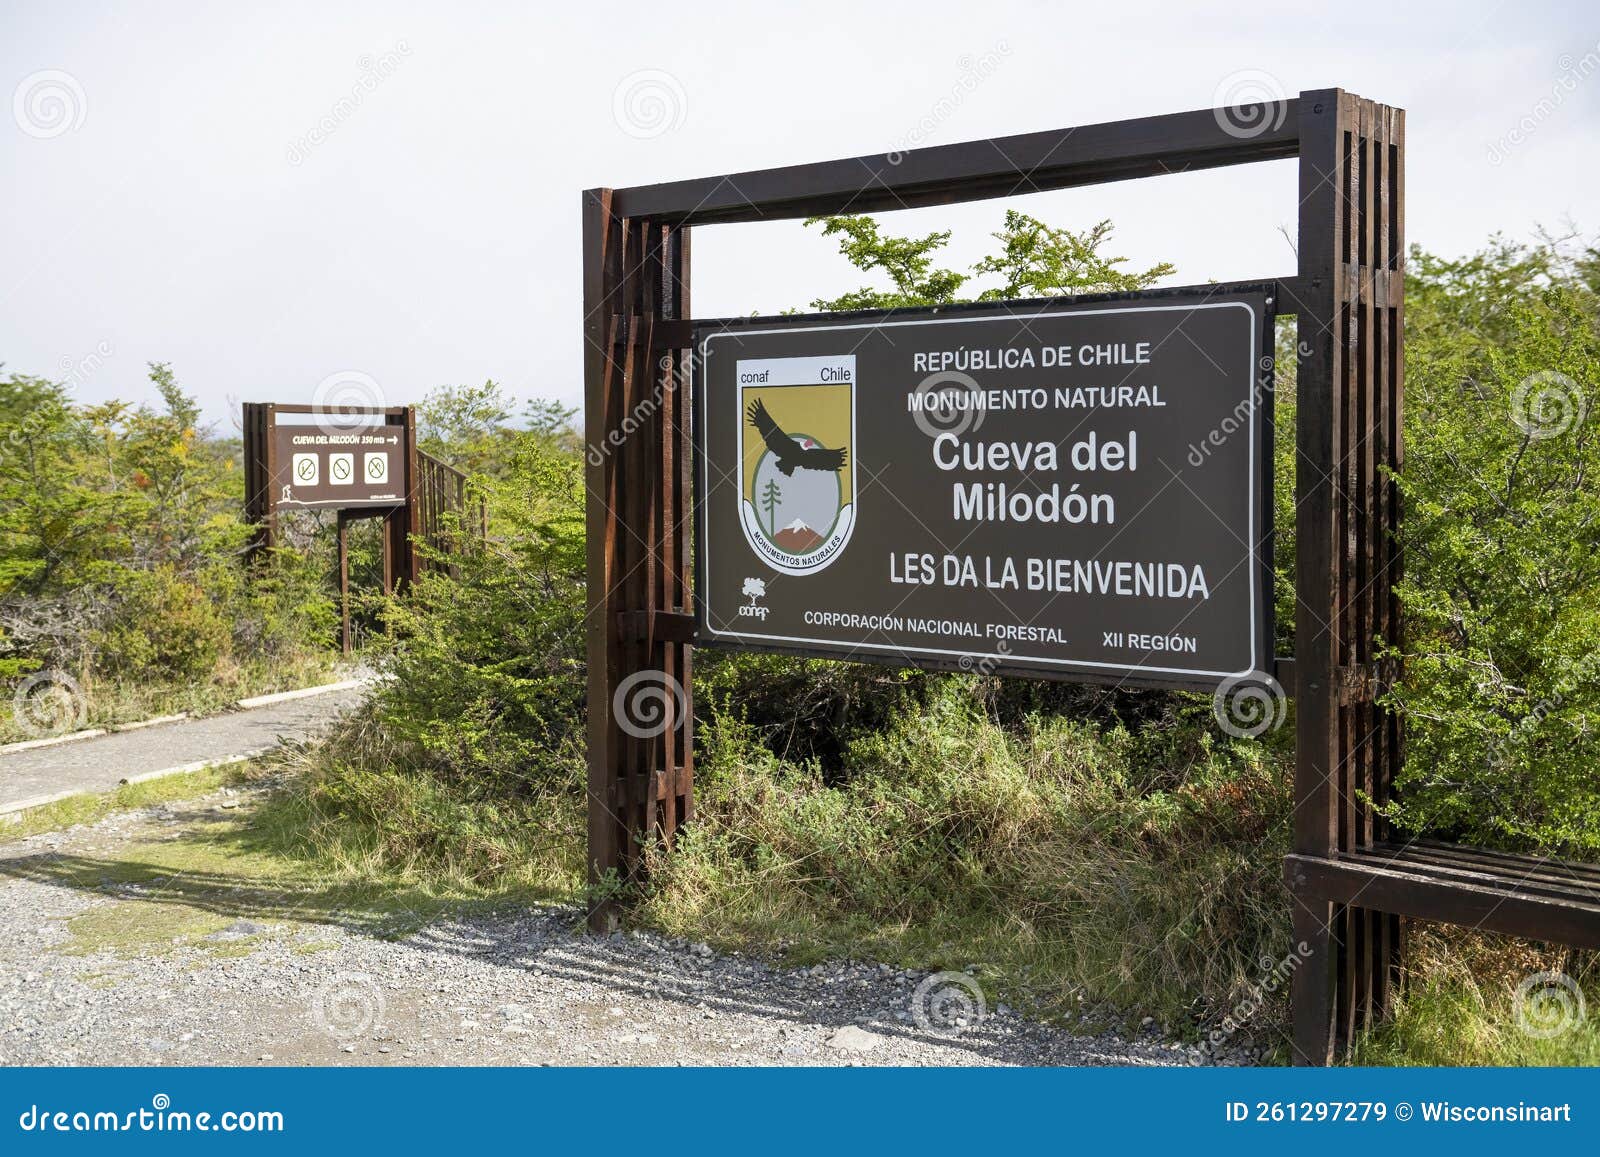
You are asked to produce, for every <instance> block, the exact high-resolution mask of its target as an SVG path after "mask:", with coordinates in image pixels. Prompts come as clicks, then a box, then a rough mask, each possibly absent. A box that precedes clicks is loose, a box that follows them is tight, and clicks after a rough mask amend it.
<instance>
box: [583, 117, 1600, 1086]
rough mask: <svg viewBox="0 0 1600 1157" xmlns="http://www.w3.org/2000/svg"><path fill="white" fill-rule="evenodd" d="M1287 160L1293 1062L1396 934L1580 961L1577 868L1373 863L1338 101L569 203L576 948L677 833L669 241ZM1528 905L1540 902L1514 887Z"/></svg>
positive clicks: (681, 493) (1372, 977)
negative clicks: (1293, 343) (1488, 940)
mask: <svg viewBox="0 0 1600 1157" xmlns="http://www.w3.org/2000/svg"><path fill="white" fill-rule="evenodd" d="M1278 159H1294V160H1295V161H1296V163H1297V164H1298V166H1299V217H1298V229H1297V236H1298V245H1297V250H1296V251H1297V254H1298V265H1299V268H1298V272H1297V274H1296V275H1295V276H1293V277H1287V278H1278V279H1275V281H1274V284H1275V286H1276V293H1275V297H1276V311H1277V313H1278V314H1279V315H1280V316H1281V315H1286V314H1295V315H1296V317H1297V327H1298V358H1297V361H1298V364H1297V404H1298V415H1297V422H1296V429H1295V448H1296V468H1295V525H1296V532H1297V533H1296V557H1295V587H1296V612H1295V637H1296V654H1295V656H1294V657H1293V658H1292V659H1290V658H1281V659H1279V660H1277V663H1276V674H1277V678H1278V679H1279V680H1280V681H1281V683H1282V684H1283V686H1284V688H1285V689H1286V690H1287V692H1288V693H1289V694H1292V695H1293V696H1294V698H1295V700H1296V713H1295V727H1296V759H1295V774H1294V847H1293V853H1292V854H1291V855H1290V856H1289V857H1288V860H1287V862H1286V865H1285V868H1286V881H1287V883H1288V886H1289V891H1290V895H1291V897H1292V899H1293V911H1294V933H1293V941H1294V955H1295V958H1296V967H1295V970H1294V973H1293V982H1292V990H1293V1006H1294V1014H1293V1015H1294V1035H1293V1041H1294V1053H1295V1059H1296V1060H1297V1061H1298V1062H1300V1063H1304V1064H1325V1063H1327V1062H1328V1061H1330V1060H1331V1059H1332V1058H1333V1057H1334V1056H1335V1055H1337V1054H1338V1052H1339V1050H1340V1049H1341V1048H1343V1047H1344V1046H1346V1045H1348V1044H1349V1043H1350V1042H1351V1041H1352V1040H1353V1039H1354V1037H1355V1036H1356V1034H1357V1033H1358V1032H1359V1031H1361V1030H1362V1029H1364V1028H1367V1027H1369V1026H1371V1025H1372V1024H1374V1023H1375V1022H1377V1021H1378V1020H1379V1019H1380V1018H1381V1017H1383V1016H1384V1015H1385V1014H1386V1013H1387V1011H1388V1010H1389V1008H1390V1006H1391V1001H1392V996H1393V993H1394V991H1395V985H1396V983H1397V980H1398V977H1399V967H1400V959H1401V956H1400V952H1401V918H1402V917H1420V918H1425V919H1433V920H1443V921H1451V922H1455V923H1463V924H1470V925H1472V926H1474V927H1482V928H1486V929H1491V930H1495V931H1501V932H1509V933H1513V934H1519V935H1530V936H1537V937H1542V938H1545V939H1556V940H1562V941H1564V942H1566V943H1570V944H1574V945H1579V946H1586V947H1600V901H1596V899H1595V897H1596V896H1600V869H1595V868H1589V867H1583V866H1580V865H1570V864H1555V863H1552V862H1550V861H1548V860H1539V859H1537V858H1534V857H1516V856H1509V855H1506V854H1504V853H1498V852H1480V851H1477V850H1474V849H1463V848H1457V847H1453V846H1451V845H1447V844H1438V843H1436V842H1432V841H1424V840H1415V839H1412V840H1405V841H1399V840H1396V839H1394V837H1393V833H1391V832H1390V831H1389V830H1388V827H1387V825H1386V823H1385V821H1384V820H1383V818H1382V816H1381V815H1380V814H1379V808H1381V806H1382V805H1383V804H1384V803H1385V802H1387V801H1388V800H1389V798H1390V796H1391V792H1392V790H1393V784H1394V780H1395V775H1396V773H1397V771H1398V769H1399V767H1400V764H1401V760H1402V758H1403V755H1404V728H1403V722H1402V720H1401V719H1400V717H1398V716H1397V715H1395V714H1394V713H1392V712H1390V711H1389V710H1387V709H1385V707H1384V706H1383V705H1382V702H1381V700H1382V696H1383V692H1384V690H1385V689H1386V687H1387V685H1388V684H1389V682H1390V680H1392V678H1393V676H1394V672H1393V671H1392V670H1389V669H1386V668H1385V667H1384V666H1383V665H1382V664H1381V663H1380V662H1379V656H1380V655H1381V654H1383V653H1384V652H1386V651H1388V650H1389V649H1390V648H1392V647H1395V646H1397V645H1398V644H1399V642H1400V639H1401V625H1402V624H1401V614H1400V605H1399V601H1398V599H1397V597H1396V595H1395V591H1394V587H1395V583H1396V582H1397V580H1398V578H1399V575H1400V565H1401V559H1400V547H1399V540H1398V537H1397V530H1398V528H1399V522H1400V498H1399V492H1398V488H1397V486H1396V484H1395V481H1394V474H1395V472H1397V471H1398V470H1399V469H1400V467H1401V464H1402V437H1401V427H1402V422H1401V417H1402V400H1403V394H1404V388H1403V377H1404V369H1403V366H1404V357H1403V354H1404V313H1405V287H1404V263H1405V114H1404V112H1403V111H1402V110H1399V109H1395V108H1390V107H1388V106H1385V105H1381V104H1378V103H1375V102H1373V101H1370V100H1365V99H1363V98H1361V97H1358V96H1355V95H1353V94H1351V93H1347V92H1344V91H1342V90H1340V89H1332V88H1330V89H1318V90H1314V91H1307V92H1302V93H1301V94H1300V95H1299V97H1298V98H1294V99H1290V100H1286V101H1282V102H1276V103H1272V104H1265V105H1255V106H1250V107H1247V108H1243V109H1202V110H1198V111H1194V112H1183V113H1176V114H1172V115H1167V116H1156V117H1146V118H1142V119H1138V120H1129V121H1117V122H1112V123H1108V124H1098V125H1089V126H1085V127H1080V128H1075V129H1063V130H1055V131H1049V132H1040V133H1030V134H1027V135H1023V136H1015V137H1004V138H999V139H995V140H985V141H975V142H970V143H965V144H955V145H942V146H936V147H932V148H923V149H917V150H914V151H912V152H907V153H903V154H887V155H881V156H867V157H856V158H852V159H848V160H839V161H829V162H824V163H821V164H810V165H799V166H794V167H788V168H779V169H765V170H760V171H756V172H747V173H736V174H729V175H724V176H713V177H707V178H702V179H698V180H689V181H675V182H671V183H668V184H661V185H649V186H642V187H637V188H629V189H616V190H613V189H604V188H602V189H591V190H588V191H586V192H585V193H584V194H583V255H584V256H583V297H584V301H583V309H584V317H583V337H584V384H585V426H586V430H587V433H588V440H589V454H588V471H587V476H586V481H587V489H588V495H587V505H588V509H587V520H588V589H589V604H588V610H589V613H588V737H589V771H588V791H589V855H588V868H589V881H590V884H591V895H592V897H593V901H592V906H591V910H590V924H591V927H593V928H595V929H597V930H603V929H609V928H611V927H614V926H615V924H616V921H617V919H618V910H617V906H616V899H615V897H616V892H615V887H614V885H615V884H616V883H618V882H622V881H627V880H629V879H632V878H634V877H636V876H637V874H638V873H639V872H640V871H641V866H642V863H643V861H644V858H645V852H646V850H647V849H648V848H649V847H650V846H652V845H670V843H671V841H672V839H673V837H674V836H675V834H676V832H677V831H678V829H679V828H680V827H681V826H682V825H684V824H686V823H689V822H692V820H693V818H694V741H693V719H694V712H693V687H692V659H693V647H692V644H693V640H694V617H693V606H692V597H691V589H690V585H691V575H690V558H691V544H690V528H691V525H692V519H691V514H692V501H693V500H692V481H691V478H692V475H691V457H692V447H691V439H690V404H689V403H690V399H689V393H690V388H689V382H690V369H691V357H692V351H691V344H692V325H691V321H690V318H691V314H690V310H689V235H690V230H691V229H692V227H693V226H696V225H706V224H723V223H730V222H754V221H771V220H777V219H782V218H795V217H806V216H813V215H825V214H840V213H871V212H877V211H885V210H894V209H906V208H915V207H918V206H927V205H939V204H948V203H952V202H958V201H970V200H978V199H983V198H990V197H1002V196H1012V195H1017V194H1023V193H1033V192H1041V191H1044V190H1048V189H1060V188H1067V187H1071V186H1077V185H1087V184H1096V183H1104V182H1110V181H1121V180H1127V179H1130V178H1134V177H1154V176H1161V175H1165V174H1169V173H1180V172H1193V171H1196V170H1199V169H1207V168H1214V167H1217V166H1221V165H1234V164H1244V163H1250V162H1256V161H1269V160H1278ZM1530 881H1536V882H1530Z"/></svg>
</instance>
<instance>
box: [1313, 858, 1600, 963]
mask: <svg viewBox="0 0 1600 1157" xmlns="http://www.w3.org/2000/svg"><path fill="white" fill-rule="evenodd" d="M1285 873H1286V876H1287V879H1288V883H1289V887H1290V890H1291V891H1293V892H1294V893H1295V894H1296V895H1297V896H1302V897H1316V898H1319V899H1322V900H1326V901H1328V902H1331V903H1335V904H1354V903H1359V904H1361V905H1363V906H1365V907H1369V908H1375V909H1378V910H1379V911H1383V912H1393V913H1395V914H1396V915H1400V916H1410V917H1413V918H1416V919H1420V920H1435V921H1441V922H1444V923H1449V924H1456V925H1460V926H1462V927H1466V928H1479V929H1482V930H1484V931H1487V932H1500V933H1504V934H1505V935H1508V936H1525V937H1529V938H1531V939H1534V940H1547V941H1554V942H1556V943H1560V944H1567V945H1571V946H1572V947H1574V948H1600V906H1597V905H1594V904H1592V903H1577V902H1575V901H1566V900H1555V899H1551V898H1549V897H1546V896H1537V895H1531V894H1529V893H1527V892H1520V891H1515V890H1512V889H1511V888H1509V887H1506V886H1504V885H1502V886H1498V887H1489V886H1482V885H1479V884H1474V883H1469V882H1466V881H1463V880H1460V879H1456V878H1450V879H1440V878H1438V877H1434V876H1429V875H1425V874H1423V873H1420V872H1415V871H1402V870H1399V869H1395V868H1385V867H1379V866H1376V865H1373V864H1370V863H1364V862H1352V861H1349V860H1325V859H1320V858H1318V857H1314V856H1298V855H1291V856H1289V857H1287V859H1286V861H1285Z"/></svg>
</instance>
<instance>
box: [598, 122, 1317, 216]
mask: <svg viewBox="0 0 1600 1157" xmlns="http://www.w3.org/2000/svg"><path fill="white" fill-rule="evenodd" d="M1298 104H1299V102H1298V101H1297V100H1294V99H1290V100H1286V101H1281V102H1276V103H1272V104H1266V105H1259V104H1258V105H1243V106H1240V107H1239V108H1237V109H1198V110H1195V111H1193V112H1181V113H1170V114H1168V115H1165V116H1153V117H1140V118H1138V119H1136V120H1125V121H1109V122H1107V123H1104V124H1095V125H1084V126H1082V127H1080V128H1068V129H1051V130H1048V131H1045V132H1037V133H1023V134H1021V135H1018V136H1011V137H997V138H993V139H991V140H982V141H965V142H962V143H960V144H952V145H933V146H930V147H928V148H921V149H912V150H910V151H908V152H903V153H879V154H876V155H873V156H866V157H850V158H848V159H845V160H838V161H822V162H819V163H816V164H809V165H788V166H784V167H782V168H776V169H756V170H752V171H750V172H745V173H730V174H727V175H725V176H718V177H700V178H696V179H694V180H688V181H670V182H667V183H665V184H660V185H639V186H635V187H634V188H631V189H617V190H615V192H614V193H613V197H614V200H613V211H614V212H615V213H616V214H617V216H619V217H635V218H638V217H644V218H648V219H649V220H650V221H652V222H654V223H657V224H679V225H709V224H719V223H727V222H733V221H774V220H781V219H783V218H789V217H813V216H819V215H824V214H830V213H879V212H888V211H891V210H894V209H914V208H918V207H920V206H923V205H947V204H950V203H952V202H957V201H977V200H983V199H985V198H990V197H1010V196H1018V195H1021V194H1024V193H1041V192H1044V191H1046V190H1049V189H1065V188H1070V187H1072V186H1075V185H1093V184H1099V183H1103V182H1106V181H1125V180H1130V179H1132V178H1135V177H1156V176H1162V175H1164V174H1168V173H1184V172H1193V171H1195V170H1197V169H1211V168H1216V167H1217V166H1219V165H1239V164H1248V163H1250V162H1254V161H1270V160H1277V159H1280V158H1284V157H1293V156H1295V155H1296V154H1297V153H1298V152H1299V147H1300V135H1299V134H1300V115H1299V111H1298Z"/></svg>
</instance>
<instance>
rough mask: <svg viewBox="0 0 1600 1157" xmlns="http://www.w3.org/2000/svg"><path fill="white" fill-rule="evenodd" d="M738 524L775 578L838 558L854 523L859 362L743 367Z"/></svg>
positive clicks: (786, 361) (791, 361)
mask: <svg viewBox="0 0 1600 1157" xmlns="http://www.w3.org/2000/svg"><path fill="white" fill-rule="evenodd" d="M738 370H739V383H740V388H739V416H740V423H739V428H740V446H741V449H742V451H743V453H742V458H743V470H742V471H741V478H740V499H741V501H740V507H741V521H742V522H743V525H744V535H745V539H746V541H747V542H749V544H750V548H751V549H752V550H754V551H755V552H756V554H757V556H759V557H760V559H761V560H762V561H763V562H765V563H766V564H767V565H768V566H769V567H771V568H772V569H773V570H776V571H779V572H780V573H782V574H789V575H803V574H810V573H812V572H814V571H819V570H821V569H822V568H823V567H825V566H827V565H828V564H829V563H831V562H832V561H833V560H834V559H835V558H837V557H838V556H839V552H840V551H842V550H843V549H844V547H845V544H846V543H847V542H848V541H849V540H850V532H851V530H852V529H853V527H854V525H855V505H854V503H855V462H854V457H855V456H854V454H853V452H852V451H853V449H854V446H853V443H854V442H855V386H856V382H855V358H854V357H853V356H841V357H835V358H774V359H768V360H763V361H759V362H751V361H741V362H740V363H739V366H738Z"/></svg>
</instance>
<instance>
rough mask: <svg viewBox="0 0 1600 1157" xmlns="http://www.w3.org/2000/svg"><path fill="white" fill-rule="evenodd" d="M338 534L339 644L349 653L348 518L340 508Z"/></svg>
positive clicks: (337, 518) (336, 518) (337, 521)
mask: <svg viewBox="0 0 1600 1157" xmlns="http://www.w3.org/2000/svg"><path fill="white" fill-rule="evenodd" d="M334 520H335V525H336V528H337V532H338V535H339V645H340V649H341V650H342V651H343V652H344V653H345V654H346V655H348V654H350V518H349V515H348V514H347V513H346V512H345V511H343V510H340V511H339V512H338V513H337V514H336V515H335V516H334Z"/></svg>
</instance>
